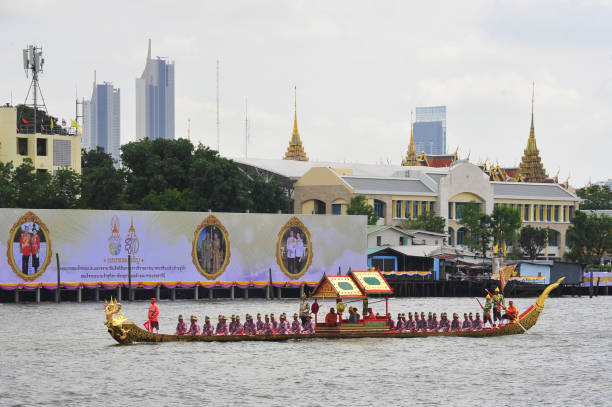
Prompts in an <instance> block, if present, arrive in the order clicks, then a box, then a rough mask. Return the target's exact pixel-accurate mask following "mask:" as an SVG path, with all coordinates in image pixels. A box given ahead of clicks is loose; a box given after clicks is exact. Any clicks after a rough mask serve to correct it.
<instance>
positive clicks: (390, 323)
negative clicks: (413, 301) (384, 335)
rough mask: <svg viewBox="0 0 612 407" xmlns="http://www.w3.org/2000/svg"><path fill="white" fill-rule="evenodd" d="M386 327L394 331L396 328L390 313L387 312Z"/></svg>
mask: <svg viewBox="0 0 612 407" xmlns="http://www.w3.org/2000/svg"><path fill="white" fill-rule="evenodd" d="M387 327H388V328H389V330H390V331H394V330H395V328H396V326H395V321H394V320H393V317H392V316H391V313H388V314H387Z"/></svg>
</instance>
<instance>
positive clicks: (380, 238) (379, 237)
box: [376, 236, 382, 246]
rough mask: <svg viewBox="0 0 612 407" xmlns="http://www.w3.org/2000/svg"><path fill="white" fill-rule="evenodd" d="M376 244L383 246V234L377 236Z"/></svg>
mask: <svg viewBox="0 0 612 407" xmlns="http://www.w3.org/2000/svg"><path fill="white" fill-rule="evenodd" d="M376 246H382V236H376Z"/></svg>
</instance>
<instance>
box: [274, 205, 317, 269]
mask: <svg viewBox="0 0 612 407" xmlns="http://www.w3.org/2000/svg"><path fill="white" fill-rule="evenodd" d="M312 256H313V253H312V240H311V237H310V231H309V230H308V228H306V226H305V225H304V224H303V223H302V221H301V220H299V219H298V218H296V217H295V216H294V217H292V218H291V219H289V220H288V221H287V223H285V225H284V226H283V227H282V228H281V230H280V232H278V241H277V243H276V262H277V263H278V265H279V266H280V268H281V270H282V271H283V273H285V274H286V275H287V276H288V277H289V278H291V279H294V280H296V279H298V278H300V277H302V276H303V275H304V273H306V271H308V268H309V267H310V265H311V264H312Z"/></svg>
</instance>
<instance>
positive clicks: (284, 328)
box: [276, 312, 291, 335]
mask: <svg viewBox="0 0 612 407" xmlns="http://www.w3.org/2000/svg"><path fill="white" fill-rule="evenodd" d="M290 330H291V325H290V324H289V321H287V315H285V313H284V312H283V313H282V314H281V316H280V322H279V324H278V330H277V331H276V333H277V334H281V335H286V334H288V333H289V331H290Z"/></svg>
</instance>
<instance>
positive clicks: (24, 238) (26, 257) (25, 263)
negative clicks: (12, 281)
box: [19, 226, 32, 275]
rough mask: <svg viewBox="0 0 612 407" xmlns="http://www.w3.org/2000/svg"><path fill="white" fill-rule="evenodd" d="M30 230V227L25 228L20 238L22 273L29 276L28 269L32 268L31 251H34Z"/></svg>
mask: <svg viewBox="0 0 612 407" xmlns="http://www.w3.org/2000/svg"><path fill="white" fill-rule="evenodd" d="M30 239H31V235H30V228H29V227H28V226H24V228H23V233H21V236H20V237H19V251H20V252H21V272H22V273H23V274H26V275H27V274H29V273H28V268H29V267H30V251H31V250H32V246H30Z"/></svg>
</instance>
